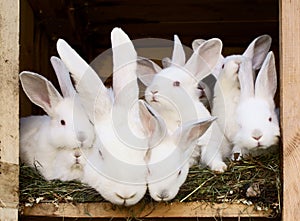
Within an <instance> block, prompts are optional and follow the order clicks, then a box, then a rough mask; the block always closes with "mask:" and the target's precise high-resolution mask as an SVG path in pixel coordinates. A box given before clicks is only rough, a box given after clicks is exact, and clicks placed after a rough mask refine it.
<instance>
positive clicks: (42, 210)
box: [22, 202, 271, 218]
mask: <svg viewBox="0 0 300 221" xmlns="http://www.w3.org/2000/svg"><path fill="white" fill-rule="evenodd" d="M270 213H271V211H256V210H255V209H254V207H253V206H246V205H243V204H226V203H225V204H208V203H201V202H191V203H170V204H165V203H159V204H156V203H155V204H148V205H141V204H137V205H136V206H133V207H130V208H126V207H117V206H113V205H112V204H110V203H79V204H76V205H73V204H71V203H61V204H59V205H58V206H57V205H54V204H51V203H48V204H47V203H41V204H36V205H35V206H33V207H25V208H23V209H22V215H24V216H48V217H65V218H68V217H71V218H72V217H74V218H75V217H76V218H84V217H85V218H107V217H112V218H125V217H136V218H138V217H139V218H163V217H168V218H175V217H268V216H269V215H270Z"/></svg>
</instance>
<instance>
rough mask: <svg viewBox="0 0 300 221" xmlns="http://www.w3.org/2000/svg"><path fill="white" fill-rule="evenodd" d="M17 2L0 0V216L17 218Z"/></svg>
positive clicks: (2, 218)
mask: <svg viewBox="0 0 300 221" xmlns="http://www.w3.org/2000/svg"><path fill="white" fill-rule="evenodd" d="M19 20H20V17H19V1H0V24H1V28H0V45H1V47H0V97H1V99H0V218H1V220H9V221H12V220H17V217H16V214H17V213H16V211H17V206H18V203H19V202H18V186H19V166H18V163H19V84H18V74H19Z"/></svg>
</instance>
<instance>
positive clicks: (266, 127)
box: [233, 52, 280, 157]
mask: <svg viewBox="0 0 300 221" xmlns="http://www.w3.org/2000/svg"><path fill="white" fill-rule="evenodd" d="M251 66H252V63H251V61H249V60H247V59H245V60H243V61H242V63H241V64H240V72H239V81H240V85H241V96H240V101H239V104H238V107H237V111H236V119H237V124H238V125H239V129H238V131H237V133H236V134H235V136H234V138H233V144H234V146H233V153H238V154H239V157H241V156H242V155H244V154H248V153H249V152H251V151H253V150H255V149H266V148H268V147H270V146H273V145H276V144H277V143H278V141H279V136H280V131H279V123H278V118H277V114H276V111H275V103H274V96H275V92H276V89H277V75H276V67H275V59H274V54H273V52H269V53H268V55H267V57H266V59H265V60H264V62H263V65H262V67H261V69H260V71H259V73H258V75H257V78H256V81H255V85H254V80H253V75H252V73H251V72H249V68H250V69H251Z"/></svg>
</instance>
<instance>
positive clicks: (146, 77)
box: [136, 56, 161, 86]
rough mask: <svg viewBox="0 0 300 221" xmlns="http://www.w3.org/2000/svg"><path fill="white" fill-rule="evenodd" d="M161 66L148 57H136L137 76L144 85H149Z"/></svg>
mask: <svg viewBox="0 0 300 221" xmlns="http://www.w3.org/2000/svg"><path fill="white" fill-rule="evenodd" d="M160 71H161V68H160V67H159V66H158V65H157V64H156V63H154V62H153V61H151V60H150V59H147V58H143V57H140V56H139V57H138V61H137V70H136V72H137V76H138V78H139V79H140V80H141V81H142V82H143V84H144V85H146V86H149V85H150V84H151V82H152V79H153V78H154V76H155V74H156V73H158V72H160Z"/></svg>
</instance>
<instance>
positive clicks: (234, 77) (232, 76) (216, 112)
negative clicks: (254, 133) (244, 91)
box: [212, 35, 271, 158]
mask: <svg viewBox="0 0 300 221" xmlns="http://www.w3.org/2000/svg"><path fill="white" fill-rule="evenodd" d="M270 46H271V38H270V36H268V35H262V36H259V37H257V38H256V39H254V40H253V41H252V42H251V44H250V45H249V46H248V48H247V49H246V50H245V52H244V53H243V54H242V55H231V56H228V57H225V58H222V59H220V61H219V64H218V65H217V66H218V68H217V69H215V70H214V75H215V76H217V82H216V84H215V87H214V99H213V106H212V115H213V116H217V123H218V124H219V126H220V128H221V130H222V131H223V132H224V134H225V137H226V138H227V139H228V141H229V142H230V143H231V144H232V142H233V139H234V137H235V136H236V133H237V132H238V130H239V125H238V122H237V119H236V113H237V108H238V105H239V102H240V93H241V92H240V80H239V76H240V75H241V74H245V73H240V66H241V63H242V62H247V63H250V65H248V69H247V70H244V72H246V73H247V75H248V74H251V75H253V76H255V73H256V71H257V70H259V68H260V67H261V65H262V63H263V61H264V59H265V57H266V55H267V53H268V50H269V48H270ZM252 79H253V78H252ZM232 158H234V157H233V155H232Z"/></svg>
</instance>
